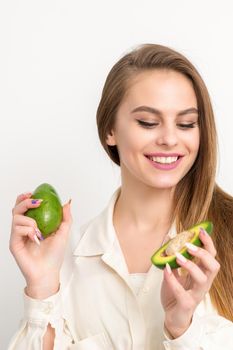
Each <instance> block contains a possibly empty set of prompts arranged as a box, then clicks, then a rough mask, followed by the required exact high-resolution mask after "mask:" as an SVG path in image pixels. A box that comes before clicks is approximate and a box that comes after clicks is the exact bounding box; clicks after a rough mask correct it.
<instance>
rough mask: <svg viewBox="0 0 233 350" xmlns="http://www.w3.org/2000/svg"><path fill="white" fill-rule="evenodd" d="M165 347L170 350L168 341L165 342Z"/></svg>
mask: <svg viewBox="0 0 233 350" xmlns="http://www.w3.org/2000/svg"><path fill="white" fill-rule="evenodd" d="M164 347H165V349H166V350H170V345H169V344H168V343H167V342H164Z"/></svg>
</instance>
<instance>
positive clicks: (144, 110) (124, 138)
mask: <svg viewBox="0 0 233 350" xmlns="http://www.w3.org/2000/svg"><path fill="white" fill-rule="evenodd" d="M131 83H132V84H131V85H130V88H129V90H128V92H127V94H126V96H125V98H124V99H123V101H122V103H121V105H120V107H119V109H118V113H117V115H116V121H115V125H114V129H113V130H112V132H111V134H110V135H108V137H107V143H108V145H116V146H117V149H118V152H119V157H120V162H121V171H122V175H123V178H124V180H127V181H134V182H135V180H136V182H138V181H139V182H143V183H144V184H146V185H148V186H152V187H154V188H173V187H174V186H176V185H177V183H178V182H179V181H180V180H181V179H182V178H183V177H184V176H185V175H186V174H187V172H188V171H189V170H190V168H191V167H192V165H193V163H194V161H195V159H196V157H197V154H198V149H199V142H200V132H199V126H198V110H197V100H196V95H195V92H194V89H193V86H192V83H191V82H190V81H189V80H188V78H186V77H185V76H184V75H182V74H181V73H178V72H175V71H172V70H154V71H146V72H142V73H140V74H139V75H137V77H135V78H134V80H133V81H132V82H131Z"/></svg>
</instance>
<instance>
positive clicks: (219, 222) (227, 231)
mask: <svg viewBox="0 0 233 350" xmlns="http://www.w3.org/2000/svg"><path fill="white" fill-rule="evenodd" d="M154 69H166V70H168V69H170V70H173V71H176V72H179V73H181V74H183V75H185V76H186V77H187V78H188V79H189V80H190V81H191V82H192V85H193V89H194V91H195V94H196V98H197V104H198V112H199V128H200V140H201V141H200V147H199V152H198V156H197V158H196V160H195V162H194V164H193V166H192V168H191V169H190V171H189V172H188V173H187V174H186V175H185V176H184V177H183V179H182V180H181V181H180V182H179V183H178V184H177V186H176V190H175V196H174V217H175V218H176V223H177V230H178V232H179V231H182V230H184V229H187V228H189V227H191V226H193V225H194V224H196V223H198V222H201V221H203V220H206V219H210V220H212V221H213V224H214V233H213V241H214V243H215V246H216V249H217V260H219V262H220V264H221V269H220V272H219V273H218V275H217V277H216V278H215V280H214V282H213V285H212V287H211V290H210V296H211V300H212V303H213V305H215V307H216V308H217V310H218V312H219V314H220V315H223V316H224V317H226V318H228V319H230V320H232V321H233V293H232V290H233V277H232V276H233V264H232V262H231V259H232V251H233V239H232V233H231V227H232V223H233V222H232V221H233V219H232V218H233V198H232V197H231V196H230V195H228V194H226V193H224V192H223V191H222V190H221V189H220V188H219V187H218V186H217V185H216V183H215V173H216V158H217V146H216V143H217V136H216V127H215V121H214V114H213V109H212V105H211V101H210V97H209V93H208V90H207V88H206V85H205V83H204V81H203V80H202V78H201V76H200V74H199V73H198V71H197V70H196V68H195V67H194V66H193V65H192V63H191V62H190V61H189V60H188V59H187V58H186V57H184V56H183V55H182V54H180V53H178V52H176V51H174V50H173V49H170V48H168V47H166V46H162V45H155V44H145V45H141V46H140V47H138V48H136V49H135V50H133V51H131V52H130V53H128V54H126V55H125V56H124V57H122V58H121V59H120V60H119V61H118V62H117V63H116V64H115V65H114V66H113V68H112V69H111V71H110V72H109V74H108V76H107V79H106V82H105V85H104V88H103V92H102V97H101V100H100V103H99V106H98V110H97V126H98V132H99V138H100V141H101V143H102V145H103V147H104V149H105V151H106V152H107V153H108V155H109V157H110V158H111V159H112V160H113V162H114V163H116V164H117V165H120V158H119V154H118V151H117V146H109V145H107V143H106V138H107V135H108V134H109V133H110V132H111V130H112V129H113V127H114V123H115V117H116V114H117V111H118V108H119V106H120V104H121V102H122V100H123V98H124V96H125V94H126V92H127V90H128V89H129V86H130V82H131V81H132V79H133V78H135V76H137V74H139V73H141V72H143V71H149V70H154Z"/></svg>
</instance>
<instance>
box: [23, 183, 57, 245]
mask: <svg viewBox="0 0 233 350" xmlns="http://www.w3.org/2000/svg"><path fill="white" fill-rule="evenodd" d="M31 198H32V199H43V202H42V203H41V204H40V206H39V207H38V208H32V209H29V210H28V211H27V212H26V213H25V215H26V216H28V217H30V218H32V219H34V220H35V221H36V223H37V226H38V228H39V230H40V232H41V234H42V236H43V238H47V237H48V236H49V235H51V234H52V233H53V232H55V231H56V230H57V229H58V227H59V226H60V224H61V222H62V216H63V211H62V204H61V201H60V198H59V196H58V194H57V192H56V190H55V189H54V188H53V186H51V185H49V184H47V183H44V184H41V185H40V186H38V187H37V188H36V189H35V191H34V192H33V194H32V197H31Z"/></svg>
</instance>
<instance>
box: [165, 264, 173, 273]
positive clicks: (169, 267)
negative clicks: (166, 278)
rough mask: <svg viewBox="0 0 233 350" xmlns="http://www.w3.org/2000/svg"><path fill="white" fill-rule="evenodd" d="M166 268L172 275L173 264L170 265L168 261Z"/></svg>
mask: <svg viewBox="0 0 233 350" xmlns="http://www.w3.org/2000/svg"><path fill="white" fill-rule="evenodd" d="M166 270H167V273H168V274H169V275H171V273H172V270H171V266H170V265H169V264H168V263H166Z"/></svg>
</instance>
